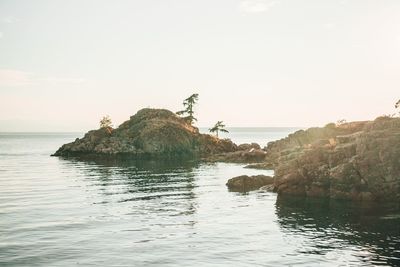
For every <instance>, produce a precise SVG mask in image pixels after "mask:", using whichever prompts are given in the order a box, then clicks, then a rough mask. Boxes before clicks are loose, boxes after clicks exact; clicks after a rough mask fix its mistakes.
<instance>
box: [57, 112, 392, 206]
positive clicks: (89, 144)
mask: <svg viewBox="0 0 400 267" xmlns="http://www.w3.org/2000/svg"><path fill="white" fill-rule="evenodd" d="M53 156H61V157H76V156H79V157H113V158H115V157H128V158H131V159H132V158H133V159H147V158H167V159H176V158H185V159H187V158H190V159H197V160H202V161H207V162H234V163H246V164H249V165H247V166H246V167H247V168H257V169H268V170H274V171H275V175H274V177H273V178H272V177H268V178H265V177H264V178H260V177H241V178H238V179H233V180H230V182H228V184H227V185H228V187H229V188H230V189H233V191H249V190H254V189H258V188H260V187H261V186H263V185H265V184H261V183H263V182H265V183H266V185H267V186H268V188H267V189H268V190H273V191H275V192H277V193H278V194H279V195H294V196H303V197H322V198H328V199H346V200H353V201H374V202H397V203H400V118H391V117H380V118H377V119H376V120H374V121H362V122H351V123H343V124H340V125H336V124H328V125H326V126H325V127H322V128H318V127H315V128H310V129H307V130H300V131H297V132H295V133H293V134H290V135H289V136H287V137H286V138H283V139H281V140H277V141H274V142H270V143H268V145H267V147H265V148H261V147H260V146H259V145H258V144H255V143H252V144H241V145H236V144H235V143H233V142H232V141H231V140H229V139H219V138H217V137H215V136H212V135H209V134H201V133H199V130H198V128H196V127H194V126H193V125H192V124H191V123H188V122H187V121H186V120H184V119H183V118H181V117H179V116H177V115H176V114H175V113H173V112H171V111H168V110H164V109H142V110H140V111H139V112H137V114H135V115H134V116H132V117H131V118H130V119H129V120H128V121H126V122H124V123H122V124H121V125H120V126H119V127H118V128H116V129H112V128H110V127H107V128H100V129H98V130H93V131H89V132H88V133H86V134H85V136H84V137H83V138H81V139H76V140H75V141H74V142H72V143H68V144H65V145H63V146H62V147H60V148H59V149H58V150H57V151H56V152H55V153H54V155H53ZM233 181H235V182H233ZM234 184H239V185H238V186H235V185H234Z"/></svg>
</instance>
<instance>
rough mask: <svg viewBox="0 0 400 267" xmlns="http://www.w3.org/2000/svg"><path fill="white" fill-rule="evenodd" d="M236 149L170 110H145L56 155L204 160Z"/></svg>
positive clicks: (102, 129) (95, 131)
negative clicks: (191, 158) (203, 132)
mask: <svg viewBox="0 0 400 267" xmlns="http://www.w3.org/2000/svg"><path fill="white" fill-rule="evenodd" d="M237 150H238V146H237V145H236V144H234V143H233V142H232V141H231V140H229V139H219V138H217V137H215V136H212V135H209V134H201V133H199V129H198V128H197V127H195V126H193V125H192V124H191V123H188V122H187V120H185V119H184V118H181V117H179V116H178V115H176V114H175V113H173V112H171V111H169V110H165V109H150V108H145V109H142V110H140V111H138V112H137V113H136V114H135V115H133V116H131V117H130V119H129V120H128V121H125V122H124V123H122V124H121V125H120V126H119V127H118V128H116V129H113V128H111V127H103V128H100V129H98V130H92V131H89V132H88V133H86V134H85V136H84V137H83V138H80V139H79V138H77V139H76V140H75V141H74V142H72V143H68V144H65V145H63V146H62V147H60V148H59V149H58V150H57V151H56V152H55V153H54V156H64V157H68V156H88V155H92V156H129V157H131V158H138V159H144V158H154V157H162V158H171V157H173V158H176V157H195V158H203V157H208V156H211V155H216V154H220V153H227V152H235V151H237Z"/></svg>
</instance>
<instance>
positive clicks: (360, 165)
mask: <svg viewBox="0 0 400 267" xmlns="http://www.w3.org/2000/svg"><path fill="white" fill-rule="evenodd" d="M358 126H360V127H358ZM361 126H362V127H361ZM344 130H345V131H349V130H350V133H347V134H344V135H343V134H339V133H340V132H341V131H342V129H337V130H334V131H332V132H331V133H332V134H323V135H321V137H322V136H323V137H325V139H321V140H318V142H315V141H316V140H313V139H312V138H311V139H308V142H310V143H309V144H307V142H304V143H301V142H299V145H298V146H287V147H285V146H283V145H282V147H281V150H278V149H277V150H275V152H274V153H275V154H274V155H272V157H271V158H274V160H275V161H274V166H275V189H276V190H277V192H278V193H279V194H281V195H285V194H286V195H300V196H309V197H326V198H332V199H350V200H356V201H375V202H397V203H400V118H378V119H376V120H375V121H372V122H364V123H362V124H360V125H357V127H354V128H351V127H348V128H347V129H344ZM333 133H336V135H333ZM302 134H304V133H302ZM285 142H287V143H289V144H290V143H292V142H294V140H286V141H285ZM272 149H275V148H274V147H271V148H270V151H271V150H272Z"/></svg>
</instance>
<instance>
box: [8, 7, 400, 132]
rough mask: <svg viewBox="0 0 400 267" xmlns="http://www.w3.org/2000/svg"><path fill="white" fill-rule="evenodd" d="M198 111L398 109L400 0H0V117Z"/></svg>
mask: <svg viewBox="0 0 400 267" xmlns="http://www.w3.org/2000/svg"><path fill="white" fill-rule="evenodd" d="M192 93H198V94H199V102H198V105H197V106H196V114H197V118H198V122H197V125H198V126H201V127H207V126H211V125H213V124H214V123H215V122H216V121H219V120H222V121H224V122H225V124H226V125H227V126H228V127H229V126H231V127H238V126H242V127H250V126H251V127H273V126H277V127H285V126H288V127H290V126H293V127H295V126H299V127H310V126H323V125H325V124H327V123H328V122H335V121H337V120H340V119H346V120H347V121H353V120H368V119H374V118H375V117H377V116H380V115H383V114H393V113H395V112H396V110H395V108H394V104H395V102H396V101H397V100H398V99H400V1H399V0H358V1H357V0H324V1H321V0H303V1H298V0H201V1H200V0H197V1H194V0H147V1H143V0H140V1H139V0H129V1H128V0H126V1H124V0H115V1H111V0H109V1H104V0H92V1H89V0H69V1H60V0H47V1H46V0H36V1H30V0H26V1H22V0H10V1H9V0H0V131H87V130H89V129H93V128H97V127H98V125H99V124H98V123H99V120H100V118H101V117H102V116H103V115H106V114H108V115H110V117H111V118H112V119H113V121H114V124H115V125H116V126H117V125H119V124H120V123H122V122H123V121H125V120H127V119H129V117H130V116H131V115H133V114H135V113H136V112H137V111H138V110H140V109H141V108H146V107H152V108H167V109H170V110H172V111H177V110H180V109H182V101H183V99H184V98H186V97H188V96H189V95H191V94H192Z"/></svg>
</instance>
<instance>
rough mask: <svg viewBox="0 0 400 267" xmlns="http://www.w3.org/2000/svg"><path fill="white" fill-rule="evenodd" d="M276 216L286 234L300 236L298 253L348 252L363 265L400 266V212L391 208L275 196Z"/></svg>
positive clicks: (324, 253) (325, 253)
mask: <svg viewBox="0 0 400 267" xmlns="http://www.w3.org/2000/svg"><path fill="white" fill-rule="evenodd" d="M276 213H277V215H278V218H279V219H278V222H279V224H280V227H281V229H282V230H283V232H284V233H285V234H287V235H290V236H291V237H296V236H299V237H300V236H301V237H302V239H301V240H302V242H301V243H300V244H299V246H298V249H297V250H296V252H297V253H302V254H318V255H327V254H329V253H331V252H333V251H335V250H338V249H340V250H343V249H347V250H348V251H349V252H350V253H351V254H352V255H353V256H356V257H357V258H358V259H359V260H360V261H361V262H363V263H365V264H367V263H368V264H377V265H379V264H384V263H387V264H390V265H398V264H400V213H399V212H398V211H397V210H393V208H392V207H382V206H381V207H379V206H371V205H368V206H367V205H364V206H363V205H362V204H360V203H358V204H354V203H351V202H346V201H333V200H331V201H329V200H320V199H303V198H296V197H278V199H277V202H276Z"/></svg>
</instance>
